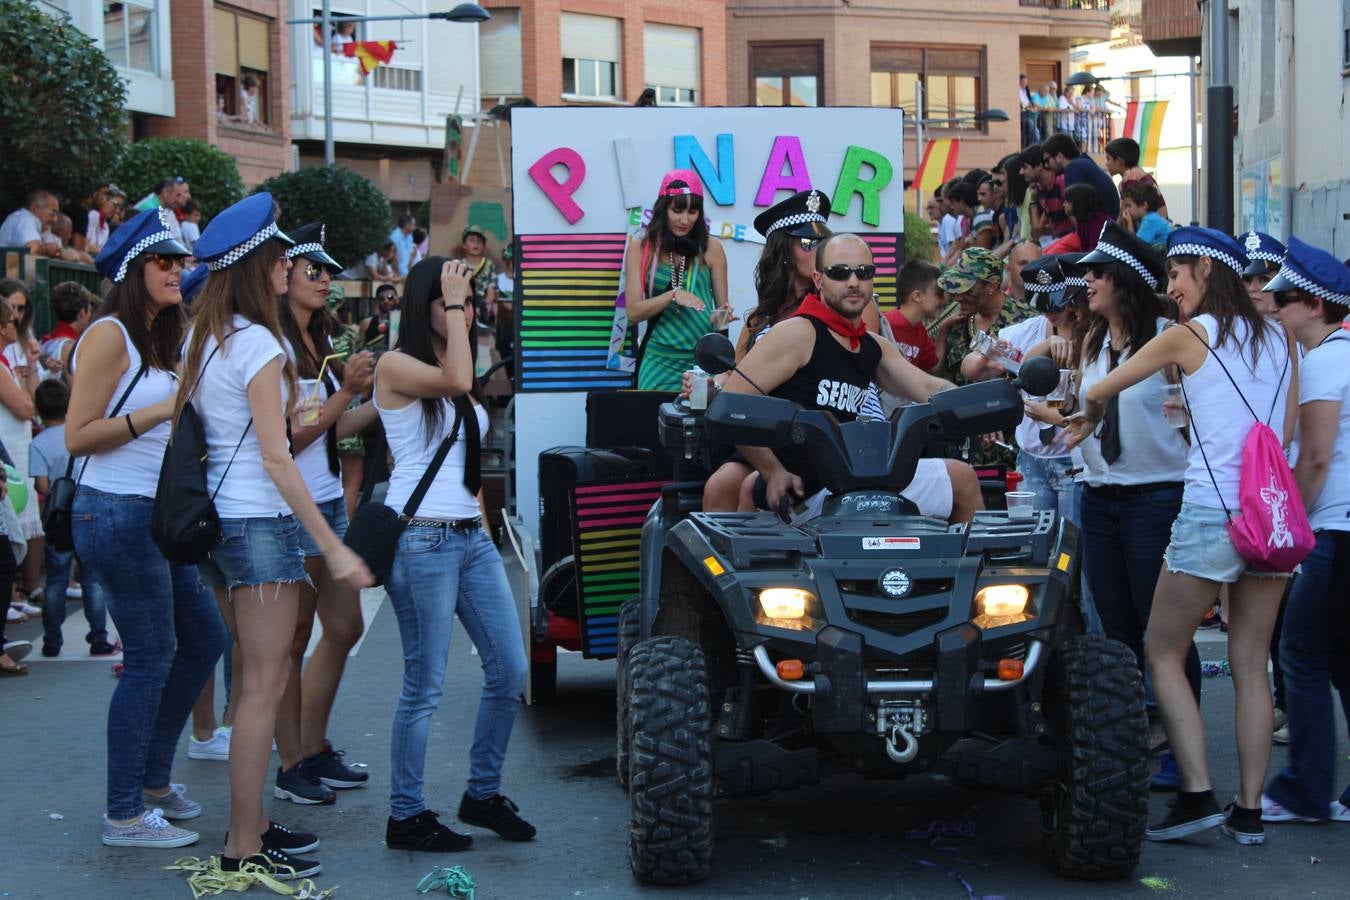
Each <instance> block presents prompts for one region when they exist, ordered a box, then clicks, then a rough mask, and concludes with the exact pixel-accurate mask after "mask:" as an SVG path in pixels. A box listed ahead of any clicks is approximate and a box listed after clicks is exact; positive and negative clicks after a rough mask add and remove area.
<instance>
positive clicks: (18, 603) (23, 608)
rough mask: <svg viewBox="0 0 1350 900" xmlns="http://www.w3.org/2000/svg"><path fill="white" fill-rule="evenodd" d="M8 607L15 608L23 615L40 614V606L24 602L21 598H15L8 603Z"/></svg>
mask: <svg viewBox="0 0 1350 900" xmlns="http://www.w3.org/2000/svg"><path fill="white" fill-rule="evenodd" d="M9 608H10V609H17V610H18V611H19V612H21V613H23V614H24V615H25V616H40V615H42V607H40V606H34V605H33V604H31V603H25V602H24V601H23V600H15V601H14V602H13V603H11V604H10V605H9Z"/></svg>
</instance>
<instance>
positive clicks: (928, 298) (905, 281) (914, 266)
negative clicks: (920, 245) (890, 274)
mask: <svg viewBox="0 0 1350 900" xmlns="http://www.w3.org/2000/svg"><path fill="white" fill-rule="evenodd" d="M940 274H941V270H940V269H939V268H938V267H937V266H935V265H933V264H932V263H930V262H925V261H923V260H920V259H912V260H910V261H909V262H907V263H905V264H904V265H903V266H901V267H900V272H899V273H898V274H897V275H896V276H895V292H896V296H897V297H899V298H900V308H899V309H893V310H891V311H890V312H888V313H886V322H887V324H889V325H890V326H891V334H892V335H893V336H894V338H895V343H896V346H898V347H899V348H900V352H901V353H902V354H903V355H904V357H905V359H907V360H909V361H910V362H911V363H913V364H914V365H916V366H918V367H919V368H920V369H922V370H923V371H925V372H927V373H929V374H930V375H936V374H937V372H938V369H939V368H940V366H941V361H940V360H939V359H938V352H937V345H936V344H934V343H933V338H932V336H931V335H929V333H928V329H927V327H926V326H925V324H924V322H925V320H927V319H935V318H937V315H938V313H939V312H941V310H942V307H943V298H942V292H941V291H939V290H938V286H937V279H938V275H940Z"/></svg>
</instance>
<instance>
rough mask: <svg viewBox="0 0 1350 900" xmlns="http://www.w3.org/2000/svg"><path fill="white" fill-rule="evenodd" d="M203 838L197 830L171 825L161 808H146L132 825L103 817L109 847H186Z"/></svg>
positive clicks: (104, 835)
mask: <svg viewBox="0 0 1350 900" xmlns="http://www.w3.org/2000/svg"><path fill="white" fill-rule="evenodd" d="M201 839H202V836H201V835H199V834H198V833H197V832H195V831H188V830H187V829H186V828H179V827H178V826H177V825H170V824H169V823H168V822H167V821H166V820H165V818H164V812H163V810H159V809H148V810H146V811H145V814H144V815H142V816H141V817H140V818H139V819H137V820H136V821H135V822H132V823H131V824H130V825H118V824H116V823H115V822H111V821H109V820H108V817H107V816H104V817H103V843H104V845H105V846H108V847H186V846H187V845H188V844H195V843H197V842H198V841H199V840H201Z"/></svg>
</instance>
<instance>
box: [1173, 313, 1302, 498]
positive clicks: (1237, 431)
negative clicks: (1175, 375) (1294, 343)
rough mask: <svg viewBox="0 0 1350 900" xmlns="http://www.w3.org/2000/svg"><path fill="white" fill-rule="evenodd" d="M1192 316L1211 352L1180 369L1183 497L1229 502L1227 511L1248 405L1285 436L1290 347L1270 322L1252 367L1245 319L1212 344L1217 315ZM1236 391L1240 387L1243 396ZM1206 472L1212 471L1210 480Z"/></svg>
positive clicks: (1235, 488) (1243, 441)
mask: <svg viewBox="0 0 1350 900" xmlns="http://www.w3.org/2000/svg"><path fill="white" fill-rule="evenodd" d="M1191 321H1193V322H1195V323H1196V324H1197V325H1201V326H1203V327H1204V329H1205V331H1206V333H1208V335H1209V347H1210V352H1209V353H1208V354H1206V355H1205V361H1204V363H1203V364H1202V365H1201V366H1200V368H1198V369H1196V370H1195V373H1194V374H1192V375H1185V374H1183V375H1182V379H1181V380H1182V384H1183V385H1184V386H1185V388H1186V399H1187V404H1188V405H1187V408H1188V409H1189V411H1190V414H1191V424H1192V435H1191V449H1190V452H1189V454H1188V456H1187V458H1186V492H1185V494H1184V495H1183V497H1182V499H1183V501H1184V502H1186V503H1190V504H1194V505H1195V506H1206V507H1209V508H1211V509H1221V508H1223V507H1224V506H1227V508H1228V510H1229V511H1230V512H1236V511H1237V508H1238V480H1239V476H1240V473H1241V467H1242V449H1243V446H1244V445H1245V444H1246V442H1247V432H1249V431H1250V430H1251V427H1252V425H1254V424H1256V420H1255V419H1253V418H1252V414H1251V413H1249V412H1248V411H1247V407H1248V406H1250V407H1251V408H1252V410H1253V411H1254V412H1255V413H1256V415H1257V416H1259V417H1260V419H1261V421H1262V422H1266V423H1267V424H1269V425H1270V427H1271V428H1273V429H1274V430H1275V435H1276V437H1277V438H1280V439H1283V431H1284V407H1285V400H1286V398H1287V396H1288V393H1289V379H1290V376H1291V372H1290V362H1289V348H1288V345H1287V344H1286V343H1285V338H1284V331H1283V330H1282V329H1281V328H1280V327H1279V326H1278V325H1271V326H1269V327H1268V328H1267V329H1266V337H1265V341H1264V343H1263V345H1262V347H1261V354H1260V356H1259V357H1258V359H1257V363H1256V366H1255V368H1253V367H1252V349H1251V343H1252V334H1251V326H1249V325H1248V324H1247V322H1246V321H1245V320H1243V319H1236V320H1234V322H1233V332H1232V334H1230V335H1229V336H1228V340H1226V341H1224V343H1223V346H1221V347H1217V348H1216V347H1215V346H1214V344H1215V342H1216V341H1217V339H1218V334H1219V324H1218V322H1217V321H1216V320H1215V318H1214V317H1213V316H1211V315H1202V316H1196V317H1195V318H1194V319H1192V320H1191ZM1220 360H1222V362H1223V365H1224V366H1226V367H1227V368H1228V375H1232V376H1233V381H1234V382H1236V383H1237V390H1234V388H1233V384H1232V383H1231V382H1229V380H1228V375H1225V374H1224V370H1223V368H1222V367H1221V366H1220V365H1219V361H1220ZM1277 386H1278V387H1277ZM1238 391H1241V392H1242V397H1241V398H1240V397H1238ZM1243 398H1245V399H1246V401H1247V402H1246V404H1244V403H1243V402H1242V400H1243ZM1197 438H1198V440H1197ZM1202 445H1203V447H1204V452H1203V454H1202V452H1201V449H1200V448H1201V446H1202ZM1206 459H1208V462H1209V465H1208V468H1206V465H1205V462H1206ZM1210 472H1213V474H1214V480H1213V481H1211V480H1210ZM1216 484H1217V485H1218V492H1217V493H1216V492H1215V485H1216ZM1220 498H1222V502H1220Z"/></svg>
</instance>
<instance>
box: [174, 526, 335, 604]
mask: <svg viewBox="0 0 1350 900" xmlns="http://www.w3.org/2000/svg"><path fill="white" fill-rule="evenodd" d="M303 531H304V529H302V528H301V527H300V523H299V522H298V521H296V518H295V516H271V517H268V518H258V519H221V520H220V540H219V541H218V542H217V543H216V546H215V547H213V548H212V549H211V555H210V556H208V557H207V558H206V559H205V560H204V561H203V562H201V563H199V564H198V566H197V568H198V569H199V570H200V571H201V574H202V580H203V581H205V582H206V583H207V584H209V585H211V586H213V587H221V586H224V587H228V588H230V589H231V590H233V589H234V588H237V587H243V586H245V585H252V584H274V583H279V584H286V583H291V582H299V581H305V582H307V581H308V580H309V579H308V577H307V576H306V575H305V557H304V554H303V552H302V551H301V549H300V535H301V534H302V533H303Z"/></svg>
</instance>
